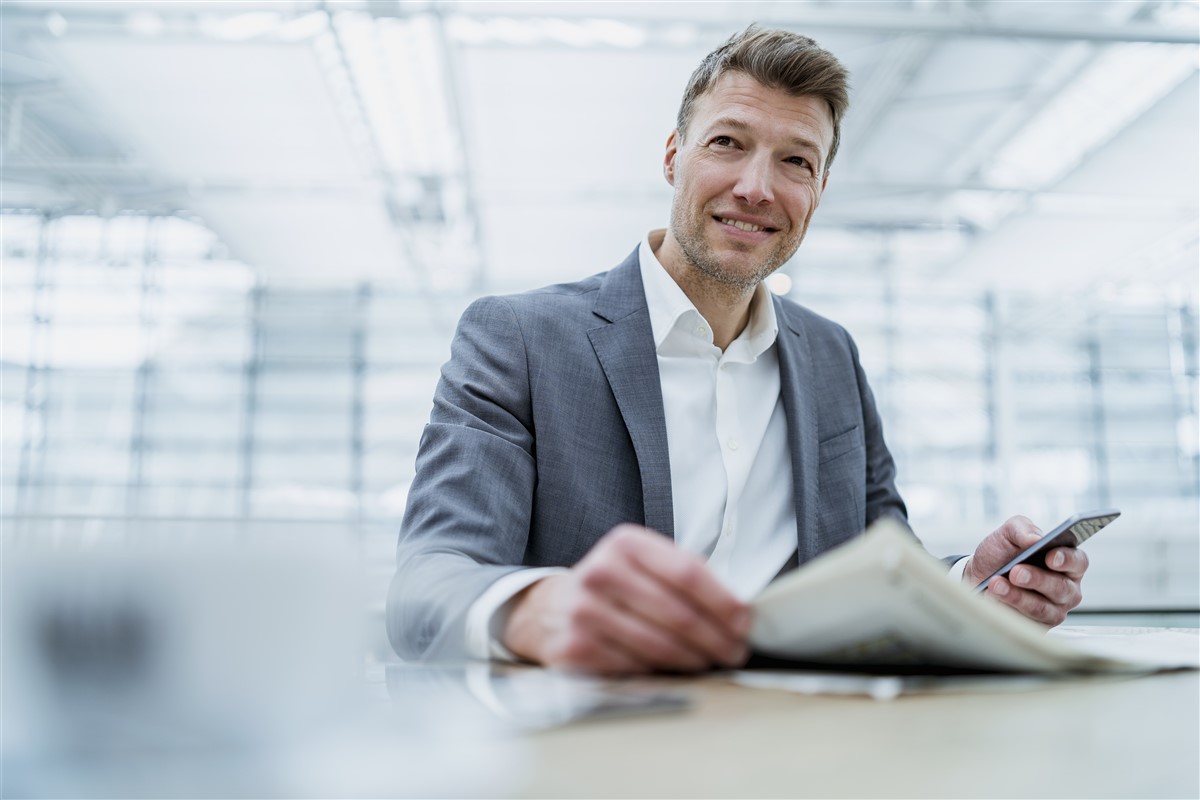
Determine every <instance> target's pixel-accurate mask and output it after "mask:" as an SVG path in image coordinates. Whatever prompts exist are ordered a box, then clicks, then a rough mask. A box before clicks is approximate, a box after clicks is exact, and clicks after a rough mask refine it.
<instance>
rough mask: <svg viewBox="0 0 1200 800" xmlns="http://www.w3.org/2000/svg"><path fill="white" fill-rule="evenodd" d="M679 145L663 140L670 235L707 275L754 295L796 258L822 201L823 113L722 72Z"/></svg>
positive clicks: (826, 116) (827, 124)
mask: <svg viewBox="0 0 1200 800" xmlns="http://www.w3.org/2000/svg"><path fill="white" fill-rule="evenodd" d="M686 136H687V138H686V140H685V139H681V138H680V135H679V132H678V131H676V132H675V133H672V134H671V138H670V139H669V140H668V141H667V152H666V158H665V160H664V166H665V171H666V176H667V181H668V182H669V183H670V184H671V185H672V186H674V187H675V199H674V201H673V202H672V204H671V227H670V230H669V233H668V236H669V237H673V238H674V239H675V241H676V243H677V244H678V246H679V248H680V250H682V252H683V255H684V256H685V258H686V260H687V261H688V262H690V264H691V265H692V266H694V267H696V268H697V269H699V270H700V271H701V272H703V273H704V274H706V275H708V276H709V277H711V278H714V279H716V280H718V281H720V282H721V283H724V284H728V285H730V286H734V287H738V288H741V289H751V288H753V287H754V286H756V285H757V284H758V283H759V282H760V281H761V280H762V279H763V278H765V277H767V276H768V275H770V274H771V273H772V272H774V271H775V270H776V269H778V268H779V267H780V266H782V265H783V264H784V262H786V261H787V260H788V259H789V258H791V257H792V255H793V254H794V253H795V252H796V249H797V248H798V247H799V246H800V242H801V241H802V240H803V239H804V233H805V231H806V230H808V222H809V220H810V219H812V215H813V212H814V211H816V210H817V205H818V204H819V203H820V201H821V192H822V191H823V190H824V188H825V162H826V159H827V158H828V154H829V148H830V146H831V145H832V144H833V117H832V115H831V114H830V111H829V106H828V105H827V104H826V102H825V101H824V100H821V99H819V98H816V97H812V96H807V95H806V96H802V97H793V96H791V95H789V94H787V93H785V92H782V91H779V90H778V89H770V88H768V87H766V86H763V85H762V84H760V83H758V82H757V81H755V80H754V79H753V78H751V77H749V76H748V75H745V74H743V73H740V72H728V73H726V74H725V75H723V76H721V78H720V79H718V80H717V82H716V83H715V84H714V85H713V87H712V88H711V89H709V91H708V92H706V93H705V94H703V95H702V96H700V97H699V98H697V101H696V104H695V106H694V113H693V115H692V119H691V122H690V123H689V124H688V131H687V135H686Z"/></svg>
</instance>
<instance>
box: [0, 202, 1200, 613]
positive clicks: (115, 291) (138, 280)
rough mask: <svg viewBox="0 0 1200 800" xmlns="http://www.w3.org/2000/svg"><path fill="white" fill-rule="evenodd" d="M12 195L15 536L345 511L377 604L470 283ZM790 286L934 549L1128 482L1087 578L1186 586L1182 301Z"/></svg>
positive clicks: (1191, 386)
mask: <svg viewBox="0 0 1200 800" xmlns="http://www.w3.org/2000/svg"><path fill="white" fill-rule="evenodd" d="M0 219H2V221H3V260H4V264H3V266H4V269H3V329H2V332H3V345H2V348H3V349H2V355H3V365H2V377H3V386H2V389H0V392H2V396H3V463H2V469H3V475H2V490H3V522H4V528H5V536H10V537H15V538H20V537H21V536H23V535H28V533H29V531H31V530H34V529H35V527H36V529H37V530H39V531H43V530H52V531H57V532H58V533H59V534H61V535H84V536H122V537H128V536H137V535H142V534H151V533H162V532H164V531H170V532H172V535H204V532H205V531H206V530H209V529H211V528H212V527H213V523H221V525H222V526H224V527H226V528H228V527H231V526H232V527H233V528H234V529H236V530H241V531H243V532H248V533H250V534H253V532H255V531H261V530H267V529H270V530H279V531H288V530H296V531H310V532H313V531H333V532H338V533H341V532H348V533H351V534H352V535H354V536H356V537H357V538H358V540H359V541H360V542H361V543H362V546H363V548H364V552H365V553H366V554H367V556H368V558H369V559H370V562H371V564H372V565H373V566H372V574H373V576H374V581H375V583H374V586H373V592H374V596H375V598H376V610H378V608H379V607H380V605H381V603H382V598H383V592H384V587H385V585H386V581H387V578H388V576H389V574H390V570H391V550H392V547H393V545H394V541H395V536H396V531H397V528H398V524H399V520H400V516H401V514H402V511H403V507H404V500H405V497H406V494H407V487H408V484H409V482H410V480H411V478H412V474H413V459H414V456H415V452H416V446H417V442H418V439H419V437H420V432H421V428H422V426H423V424H424V422H425V421H426V419H427V418H428V413H429V408H430V400H431V397H432V393H433V388H434V385H435V383H436V380H437V373H438V368H439V366H440V365H441V363H442V362H443V361H444V360H445V358H446V357H447V356H448V353H449V339H450V335H451V333H452V331H453V324H454V321H455V320H456V318H457V316H458V314H459V313H460V311H461V310H462V308H464V307H465V305H466V304H467V302H469V300H470V299H471V298H470V297H468V296H465V295H446V294H438V295H430V294H428V293H422V292H418V291H414V290H410V289H408V288H406V287H402V286H395V285H389V286H382V285H371V284H367V283H364V284H360V285H358V286H356V287H352V288H347V289H338V290H331V289H318V288H312V289H305V288H299V287H296V286H290V285H289V286H287V287H273V286H271V285H269V284H268V283H266V282H264V281H262V280H260V279H256V278H255V277H254V273H253V272H252V271H251V270H250V269H249V268H247V267H246V266H244V265H242V264H240V263H237V262H234V261H231V260H229V259H228V258H227V257H226V255H225V254H224V252H223V250H222V247H221V245H220V244H219V242H217V240H216V239H215V238H214V237H213V236H212V235H211V233H209V232H208V231H207V230H206V229H205V228H204V227H202V226H201V225H199V224H197V223H194V222H191V221H188V220H184V219H179V218H175V217H145V216H115V217H112V218H110V219H100V218H98V217H94V216H68V217H60V218H56V219H46V218H42V217H38V216H25V215H5V216H3V217H2V218H0ZM793 294H794V295H795V296H796V297H797V299H799V300H801V302H804V303H806V304H808V305H810V306H811V307H813V308H814V309H815V310H817V311H819V312H821V313H825V314H827V315H828V316H830V317H832V318H834V319H836V320H838V321H840V322H842V323H843V324H845V325H846V326H847V327H848V328H849V329H850V331H851V332H852V333H853V334H854V335H855V337H856V339H857V341H858V343H859V346H860V349H861V351H862V355H863V360H864V363H865V365H866V368H867V370H868V374H869V375H870V377H871V380H872V385H873V387H874V390H875V393H876V395H877V398H878V400H879V403H880V407H881V409H882V413H883V415H884V418H885V425H886V427H885V431H886V433H887V436H888V440H889V444H890V445H891V447H892V449H893V451H894V453H895V455H896V458H897V461H898V464H899V467H900V483H901V489H902V491H903V492H904V494H905V496H906V498H907V500H908V502H909V505H910V512H911V516H912V519H913V523H914V527H915V528H916V529H917V531H918V532H919V533H920V534H921V535H922V538H923V539H925V541H926V543H927V544H928V546H929V547H930V549H932V550H934V551H935V552H939V553H948V552H961V551H962V548H966V547H970V546H971V544H972V543H973V542H975V541H977V540H978V538H979V536H980V535H981V534H982V532H984V531H986V530H990V529H991V528H992V527H994V526H995V525H996V524H998V523H999V522H1000V521H1002V520H1003V519H1004V518H1006V517H1008V516H1009V515H1011V514H1013V513H1018V512H1020V513H1024V514H1026V515H1028V516H1030V517H1032V518H1033V519H1034V520H1035V521H1037V522H1038V523H1039V524H1041V525H1043V526H1048V525H1052V524H1054V523H1055V522H1056V521H1057V520H1058V519H1060V518H1062V517H1065V516H1067V515H1068V514H1070V513H1072V512H1074V511H1077V510H1081V509H1086V508H1093V507H1098V506H1110V505H1112V506H1117V507H1119V508H1121V509H1122V510H1123V511H1124V512H1125V514H1126V519H1125V520H1122V521H1121V524H1122V527H1123V528H1124V530H1121V528H1118V527H1116V526H1114V528H1113V532H1112V533H1111V534H1106V535H1105V536H1104V537H1098V539H1097V540H1096V541H1095V542H1093V543H1090V544H1089V552H1091V553H1092V555H1093V561H1094V562H1096V566H1095V567H1094V568H1093V573H1092V574H1091V575H1090V577H1089V585H1088V593H1087V595H1088V599H1087V601H1086V602H1087V604H1088V605H1090V606H1092V607H1103V608H1121V607H1130V606H1137V607H1143V608H1194V607H1195V603H1196V587H1197V585H1198V583H1200V576H1197V562H1198V558H1197V553H1196V531H1197V529H1198V524H1200V523H1198V520H1197V484H1198V477H1197V458H1198V456H1197V427H1196V419H1197V408H1196V398H1197V317H1196V308H1195V306H1194V305H1193V304H1192V302H1193V301H1191V300H1189V299H1180V298H1178V297H1174V298H1173V297H1171V296H1170V295H1169V292H1167V291H1166V290H1164V291H1163V292H1161V293H1157V294H1153V293H1151V294H1143V295H1141V296H1129V295H1123V296H1118V297H1109V298H1103V297H1088V298H1082V297H1079V298H1072V299H1071V302H1063V301H1061V300H1051V299H1047V298H1044V297H1040V298H1039V297H1035V296H1024V295H1022V294H1020V293H1008V294H997V293H995V292H989V291H984V290H980V289H978V288H961V287H953V286H946V287H939V288H931V287H929V286H928V285H905V284H903V283H900V282H896V281H893V280H890V279H889V276H888V271H887V269H886V268H885V267H882V266H881V267H879V268H878V269H877V270H876V271H874V272H864V273H860V274H858V275H857V276H856V275H853V274H842V275H835V274H831V273H830V272H829V271H822V272H817V271H808V272H806V273H805V274H804V275H803V276H802V277H801V278H800V279H799V280H798V281H797V285H796V287H795V289H794V290H793ZM48 524H49V525H50V527H49V528H47V525H48Z"/></svg>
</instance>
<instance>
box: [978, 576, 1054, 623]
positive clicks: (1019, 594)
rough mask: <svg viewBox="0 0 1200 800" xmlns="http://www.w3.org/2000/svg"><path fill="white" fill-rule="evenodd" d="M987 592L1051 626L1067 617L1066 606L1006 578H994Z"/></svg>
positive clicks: (1022, 612) (1025, 614) (1035, 619)
mask: <svg viewBox="0 0 1200 800" xmlns="http://www.w3.org/2000/svg"><path fill="white" fill-rule="evenodd" d="M987 594H989V595H990V596H992V597H993V598H994V599H996V600H999V601H1000V602H1002V603H1004V604H1006V605H1008V606H1011V607H1012V608H1014V609H1015V610H1016V611H1018V612H1020V613H1021V614H1022V615H1023V616H1026V617H1028V618H1029V619H1032V620H1034V621H1035V622H1040V623H1042V624H1044V625H1049V626H1051V627H1053V626H1055V625H1058V624H1060V623H1061V622H1062V621H1063V620H1064V619H1066V617H1067V611H1066V609H1065V608H1063V607H1061V606H1058V605H1055V604H1054V603H1051V602H1050V601H1049V600H1048V599H1047V598H1046V597H1045V596H1044V595H1041V594H1039V593H1037V592H1030V591H1027V590H1025V589H1021V588H1020V587H1017V586H1013V585H1012V583H1010V582H1009V581H1008V580H1006V579H1005V578H994V579H993V580H992V582H991V583H990V584H988V589H987Z"/></svg>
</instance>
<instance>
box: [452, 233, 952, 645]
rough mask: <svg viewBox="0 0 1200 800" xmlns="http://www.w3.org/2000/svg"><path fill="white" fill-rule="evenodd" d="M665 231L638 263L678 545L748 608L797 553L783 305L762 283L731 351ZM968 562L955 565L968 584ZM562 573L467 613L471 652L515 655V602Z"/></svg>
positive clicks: (501, 592) (517, 586) (486, 596)
mask: <svg viewBox="0 0 1200 800" xmlns="http://www.w3.org/2000/svg"><path fill="white" fill-rule="evenodd" d="M664 235H665V231H663V230H656V231H651V232H650V234H649V235H648V236H647V237H646V238H645V239H643V240H642V244H641V247H640V248H639V250H638V260H639V262H640V267H641V274H642V285H643V287H644V288H645V292H646V304H647V306H648V309H649V312H650V327H651V329H652V331H653V333H654V347H655V351H656V352H657V354H658V370H659V379H660V381H661V384H662V396H663V410H664V412H665V414H666V423H667V447H668V451H669V455H670V464H671V493H672V499H673V511H674V520H675V544H676V545H677V546H678V547H681V548H683V549H684V550H687V551H690V552H693V553H697V554H699V555H701V556H704V557H705V558H707V560H708V566H709V568H710V569H712V571H713V573H714V574H715V575H716V576H717V578H718V580H720V581H721V582H722V583H723V584H725V585H726V586H727V587H728V588H729V590H730V591H731V592H732V593H733V594H734V595H736V596H738V597H740V598H742V599H744V600H749V599H750V598H752V597H754V595H756V594H757V593H758V592H759V590H761V589H762V588H763V587H764V586H766V585H767V583H768V582H770V580H771V579H772V578H773V577H775V575H777V574H778V573H779V570H780V569H782V568H783V566H784V564H785V563H787V561H788V559H790V558H791V556H792V553H793V552H794V551H795V549H796V535H797V531H796V509H795V500H794V497H793V491H792V460H791V454H790V453H789V451H788V443H787V420H786V418H785V417H784V412H783V400H782V397H781V395H780V384H779V357H778V349H777V348H776V347H775V339H776V336H777V334H778V330H779V328H778V324H777V321H776V318H775V305H774V303H773V301H772V299H771V295H770V292H769V291H768V290H767V288H766V286H765V285H763V284H761V283H760V284H759V285H758V287H757V288H756V289H755V290H754V295H753V297H752V298H751V301H750V320H749V322H748V323H747V325H746V327H745V329H744V330H742V332H741V333H739V334H738V336H737V338H736V339H734V340H733V341H732V342H731V343H730V344H729V346H728V347H727V348H726V349H725V351H724V352H722V351H721V349H720V348H719V347H717V346H716V345H714V344H713V338H712V329H711V327H710V326H709V325H708V323H707V322H706V321H705V319H704V317H702V316H701V314H700V312H699V311H697V310H696V306H695V305H694V304H693V303H692V301H691V300H689V299H688V297H687V295H686V294H684V292H683V290H682V289H680V288H679V285H678V284H677V283H675V280H674V279H673V278H672V277H671V276H670V274H669V273H668V272H667V271H666V269H664V268H663V266H662V264H661V263H660V262H659V260H658V257H657V256H656V255H655V251H656V250H657V249H658V247H660V246H661V245H662V242H663V237H664ZM964 561H965V560H964ZM962 566H963V565H962V564H961V563H960V564H956V565H955V567H956V571H957V572H958V576H959V577H960V578H961V567H962ZM564 571H565V570H564V569H563V568H558V567H548V568H534V569H525V570H520V571H518V572H514V573H511V574H509V575H506V576H505V577H503V578H501V579H500V580H498V581H496V582H495V583H494V584H492V585H491V586H490V587H488V589H487V590H486V591H485V592H484V593H483V594H482V595H480V597H479V599H478V600H476V601H475V603H474V604H473V605H472V606H471V608H470V610H469V611H468V615H467V640H468V641H467V646H468V650H469V652H470V654H471V655H472V656H474V657H476V658H488V657H492V658H507V659H511V658H512V657H513V656H512V654H511V653H509V652H508V651H507V649H505V648H504V647H502V646H501V645H500V643H499V634H500V631H501V630H502V628H503V625H504V622H505V621H506V619H507V611H508V607H507V604H508V601H509V600H511V599H512V598H513V597H514V596H515V595H516V594H517V593H518V592H520V591H521V590H522V589H524V588H525V587H527V586H529V585H530V584H531V583H533V582H534V581H537V580H539V579H540V578H543V577H545V576H547V575H552V574H555V573H559V572H564Z"/></svg>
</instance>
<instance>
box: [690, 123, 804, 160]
mask: <svg viewBox="0 0 1200 800" xmlns="http://www.w3.org/2000/svg"><path fill="white" fill-rule="evenodd" d="M708 127H709V129H710V130H711V129H712V128H721V127H725V128H733V129H734V130H737V131H748V130H750V126H749V125H748V124H747V123H746V121H745V120H742V119H739V118H737V117H717V118H716V119H715V120H713V121H712V124H711V125H709V126H708ZM790 141H791V143H792V144H793V145H796V146H799V147H806V148H808V149H810V150H815V151H816V152H817V153H818V154H819V155H821V156H822V157H824V155H825V154H824V153H822V152H821V146H820V145H819V144H817V143H816V142H814V141H813V140H812V139H807V138H805V137H803V136H793V137H792V138H791V140H790Z"/></svg>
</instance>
